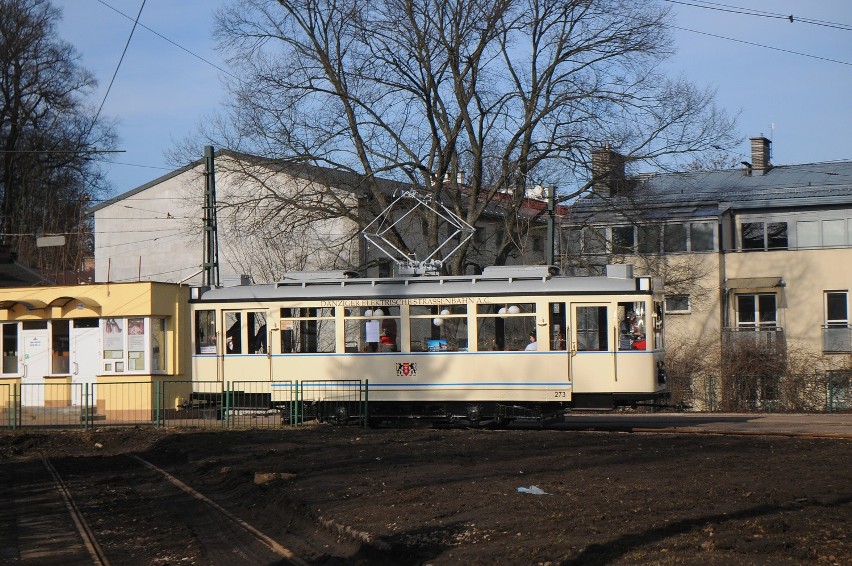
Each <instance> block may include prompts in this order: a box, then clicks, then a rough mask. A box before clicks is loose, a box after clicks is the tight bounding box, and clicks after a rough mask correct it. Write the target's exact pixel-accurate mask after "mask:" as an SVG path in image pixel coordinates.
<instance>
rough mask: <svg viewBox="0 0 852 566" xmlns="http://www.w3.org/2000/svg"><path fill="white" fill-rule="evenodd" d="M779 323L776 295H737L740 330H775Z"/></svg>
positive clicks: (738, 325)
mask: <svg viewBox="0 0 852 566" xmlns="http://www.w3.org/2000/svg"><path fill="white" fill-rule="evenodd" d="M777 322H778V319H777V312H776V307H775V295H774V294H771V293H765V294H763V293H762V294H755V295H737V327H738V328H754V329H755V330H757V329H759V328H775V326H777Z"/></svg>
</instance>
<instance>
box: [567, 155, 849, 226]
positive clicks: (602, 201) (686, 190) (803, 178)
mask: <svg viewBox="0 0 852 566" xmlns="http://www.w3.org/2000/svg"><path fill="white" fill-rule="evenodd" d="M632 180H633V181H634V182H635V186H634V187H633V188H632V189H630V190H627V191H624V196H617V197H615V198H609V197H607V196H605V195H600V194H591V195H589V196H587V197H584V198H582V199H580V200H578V201H577V202H576V203H575V204H574V205H573V206H572V210H571V213H572V214H580V215H593V216H599V215H600V216H606V215H607V214H606V212H605V211H609V215H610V216H611V215H612V214H613V213H612V211H614V210H641V211H642V212H643V213H644V214H645V215H646V216H650V217H654V216H657V217H659V218H666V217H672V216H714V215H718V214H721V213H722V212H723V211H725V210H729V209H730V210H749V209H762V210H772V209H790V208H802V207H816V206H820V207H826V206H850V205H852V161H840V162H828V163H810V164H803V165H780V166H774V167H772V168H771V169H770V170H769V171H767V172H766V173H765V174H763V175H760V174H757V173H756V172H755V173H753V174H751V175H747V174H746V172H745V170H743V169H734V170H724V171H698V172H685V173H663V174H650V175H647V174H644V175H639V176H637V177H633V178H632ZM600 219H601V220H603V218H600Z"/></svg>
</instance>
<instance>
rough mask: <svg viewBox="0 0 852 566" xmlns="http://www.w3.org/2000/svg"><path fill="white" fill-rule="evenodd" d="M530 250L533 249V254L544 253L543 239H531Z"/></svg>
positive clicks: (536, 237) (539, 237)
mask: <svg viewBox="0 0 852 566" xmlns="http://www.w3.org/2000/svg"><path fill="white" fill-rule="evenodd" d="M532 249H533V251H534V252H543V251H544V238H542V237H541V236H535V237H533V241H532Z"/></svg>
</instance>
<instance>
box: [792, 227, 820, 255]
mask: <svg viewBox="0 0 852 566" xmlns="http://www.w3.org/2000/svg"><path fill="white" fill-rule="evenodd" d="M796 246H797V247H799V248H818V247H820V237H819V221H817V220H811V221H807V222H797V223H796Z"/></svg>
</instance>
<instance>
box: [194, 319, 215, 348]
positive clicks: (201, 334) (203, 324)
mask: <svg viewBox="0 0 852 566" xmlns="http://www.w3.org/2000/svg"><path fill="white" fill-rule="evenodd" d="M195 353H196V354H215V353H216V311H212V310H211V311H196V313H195Z"/></svg>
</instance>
